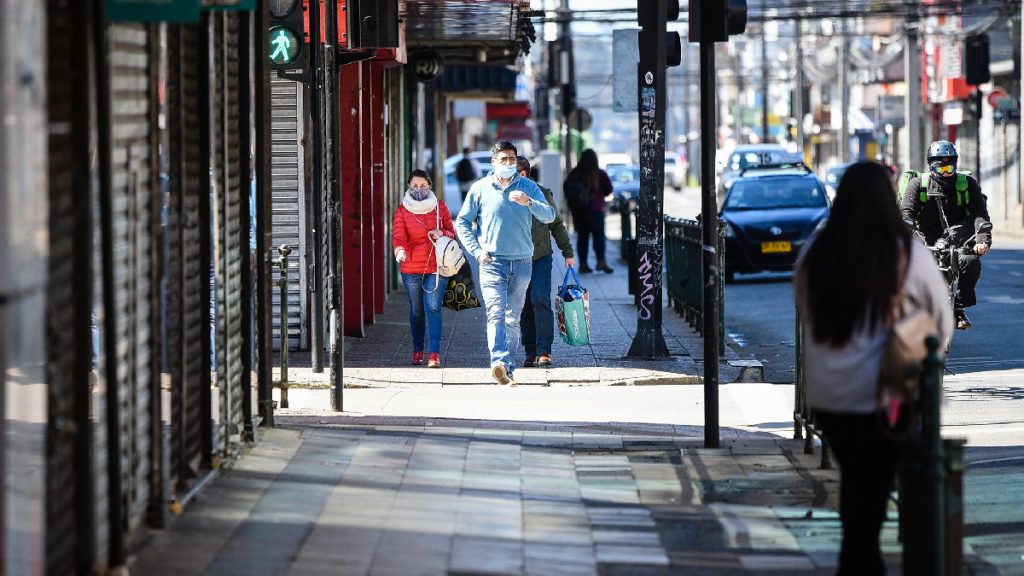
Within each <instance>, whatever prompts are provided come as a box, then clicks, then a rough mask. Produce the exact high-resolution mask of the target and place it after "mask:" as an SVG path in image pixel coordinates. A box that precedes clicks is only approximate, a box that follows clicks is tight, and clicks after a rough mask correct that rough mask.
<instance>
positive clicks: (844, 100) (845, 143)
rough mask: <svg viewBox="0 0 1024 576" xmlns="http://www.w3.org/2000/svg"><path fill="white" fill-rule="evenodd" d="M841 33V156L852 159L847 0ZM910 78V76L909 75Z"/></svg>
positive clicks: (844, 4)
mask: <svg viewBox="0 0 1024 576" xmlns="http://www.w3.org/2000/svg"><path fill="white" fill-rule="evenodd" d="M839 13H840V15H841V18H840V22H841V23H842V24H841V28H840V29H839V30H840V34H842V36H841V40H842V43H841V44H840V46H841V47H842V48H841V49H840V53H839V101H840V108H841V109H842V110H841V113H842V115H843V116H842V119H841V120H842V122H841V124H840V134H839V158H840V159H841V160H842V161H843V162H849V161H850V73H849V69H850V22H849V20H848V15H847V13H846V0H843V1H842V3H841V4H840V9H839ZM908 78H910V76H908Z"/></svg>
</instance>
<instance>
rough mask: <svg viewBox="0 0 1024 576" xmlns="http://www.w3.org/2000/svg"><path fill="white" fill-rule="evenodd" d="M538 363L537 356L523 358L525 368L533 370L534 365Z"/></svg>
mask: <svg viewBox="0 0 1024 576" xmlns="http://www.w3.org/2000/svg"><path fill="white" fill-rule="evenodd" d="M536 363H537V357H536V356H527V357H526V358H523V368H533V365H534V364H536Z"/></svg>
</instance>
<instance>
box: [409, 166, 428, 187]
mask: <svg viewBox="0 0 1024 576" xmlns="http://www.w3.org/2000/svg"><path fill="white" fill-rule="evenodd" d="M417 176H419V177H420V178H423V179H424V180H426V181H427V186H430V187H433V186H434V183H433V182H432V181H431V180H430V174H427V171H426V170H421V169H419V168H417V169H415V170H413V171H412V172H410V173H409V179H408V180H406V182H405V184H406V185H409V184H412V179H413V178H416V177H417Z"/></svg>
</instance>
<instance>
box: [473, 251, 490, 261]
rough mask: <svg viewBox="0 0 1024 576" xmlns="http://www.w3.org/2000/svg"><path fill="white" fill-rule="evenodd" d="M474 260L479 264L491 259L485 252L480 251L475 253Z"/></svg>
mask: <svg viewBox="0 0 1024 576" xmlns="http://www.w3.org/2000/svg"><path fill="white" fill-rule="evenodd" d="M476 261H477V262H479V263H481V264H487V263H489V262H490V261H491V255H490V254H488V253H487V252H481V253H479V254H477V255H476Z"/></svg>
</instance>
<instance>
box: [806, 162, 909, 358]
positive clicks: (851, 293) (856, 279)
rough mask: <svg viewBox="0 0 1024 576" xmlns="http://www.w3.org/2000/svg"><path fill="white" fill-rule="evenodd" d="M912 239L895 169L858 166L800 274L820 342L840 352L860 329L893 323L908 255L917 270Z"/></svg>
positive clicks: (845, 181)
mask: <svg viewBox="0 0 1024 576" xmlns="http://www.w3.org/2000/svg"><path fill="white" fill-rule="evenodd" d="M910 239H911V233H910V229H909V228H908V227H907V225H906V224H905V223H904V222H903V220H902V218H901V217H900V212H899V209H898V208H897V206H896V195H895V193H894V192H893V188H892V181H891V180H890V179H889V171H888V170H887V169H886V168H885V167H884V166H882V165H881V164H877V163H875V162H858V163H856V164H853V165H851V166H850V167H849V168H848V169H847V170H846V173H845V174H844V175H843V178H842V180H841V181H840V182H839V188H838V189H837V191H836V197H835V201H834V203H833V205H832V213H831V214H830V215H829V219H828V222H827V223H826V224H825V226H824V228H823V229H822V230H821V231H820V232H819V233H818V235H817V238H816V239H815V240H814V242H813V243H812V244H811V246H810V247H809V248H808V250H807V253H806V254H805V255H804V257H803V259H802V261H801V263H800V264H799V267H798V270H797V282H796V284H797V291H798V294H799V295H800V297H799V298H798V301H800V302H801V303H802V308H801V312H802V313H803V314H805V315H809V319H810V326H811V336H812V337H813V338H814V339H815V340H816V341H818V342H828V343H829V344H831V345H832V346H833V347H836V348H838V347H840V346H842V345H844V344H846V343H847V342H848V341H849V340H850V338H851V336H852V335H853V333H854V331H855V330H856V329H857V328H858V327H860V326H862V325H866V327H867V328H868V329H869V330H874V329H876V328H877V327H879V326H881V325H885V324H886V323H888V322H889V321H891V319H892V318H891V315H892V298H893V296H894V295H895V294H896V293H897V292H898V291H899V290H900V285H899V284H900V278H899V273H900V270H899V268H900V267H899V261H900V254H905V255H906V256H907V257H908V264H909V249H910Z"/></svg>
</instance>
